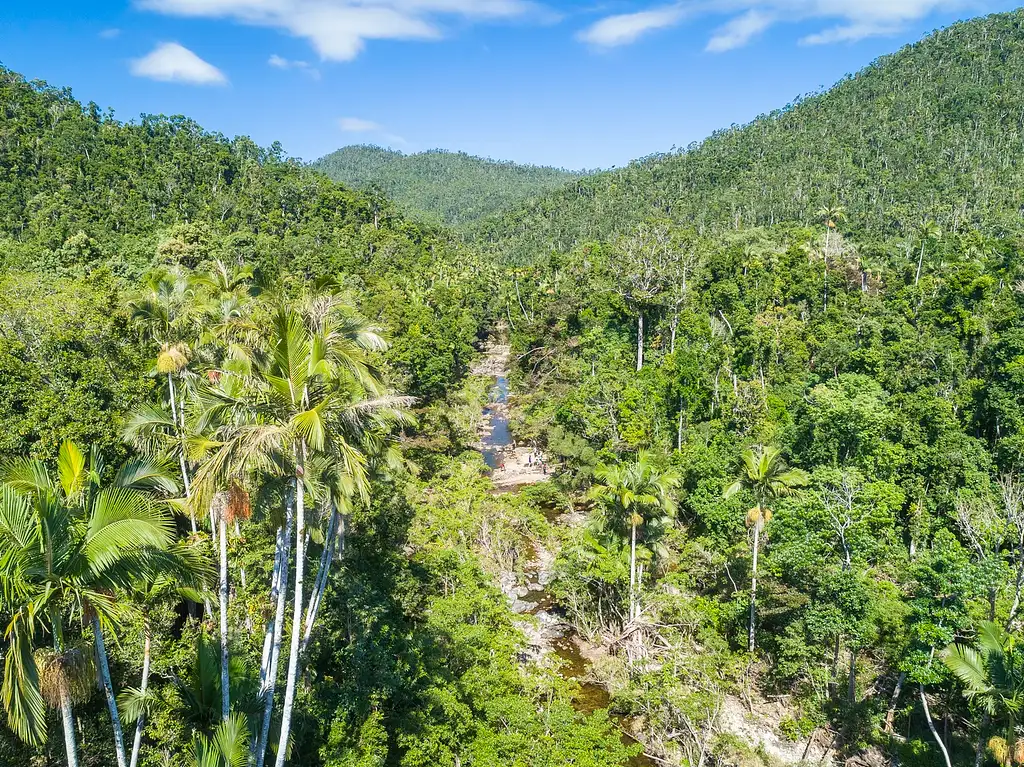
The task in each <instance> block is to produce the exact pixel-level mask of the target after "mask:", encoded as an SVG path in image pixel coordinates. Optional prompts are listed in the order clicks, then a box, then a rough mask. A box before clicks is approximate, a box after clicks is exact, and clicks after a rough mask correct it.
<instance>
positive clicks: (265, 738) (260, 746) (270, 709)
mask: <svg viewBox="0 0 1024 767" xmlns="http://www.w3.org/2000/svg"><path fill="white" fill-rule="evenodd" d="M292 492H293V491H292ZM289 495H291V493H289ZM293 503H294V496H292V497H290V498H289V499H288V502H287V503H286V504H285V519H284V526H283V531H284V533H283V543H282V549H281V577H280V580H279V582H278V584H277V594H276V595H274V596H275V597H276V600H277V605H276V607H275V610H274V622H273V624H272V625H273V629H272V633H273V641H272V643H271V649H270V661H269V665H268V668H267V677H266V684H265V686H264V687H263V690H262V694H263V725H262V726H261V728H260V737H259V739H258V740H257V741H256V767H263V762H264V760H265V759H266V755H267V743H268V742H269V739H270V720H271V717H272V715H273V713H274V691H275V689H276V688H277V667H278V663H279V661H280V660H281V640H282V638H283V637H284V613H285V605H286V603H287V592H288V558H289V557H290V556H291V550H292V518H293V517H294V515H295V512H294V506H293Z"/></svg>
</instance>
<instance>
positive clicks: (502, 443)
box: [481, 376, 656, 767]
mask: <svg viewBox="0 0 1024 767" xmlns="http://www.w3.org/2000/svg"><path fill="white" fill-rule="evenodd" d="M507 406H508V379H506V378H505V377H504V376H498V377H497V380H496V382H495V385H494V387H493V388H492V389H491V392H490V395H489V397H488V404H487V405H486V406H485V407H484V410H483V413H484V416H485V417H486V418H487V421H488V424H489V426H490V431H489V432H488V433H487V434H485V435H484V436H483V438H482V439H481V444H482V446H483V449H482V451H481V452H482V453H483V458H484V461H485V462H486V463H487V465H488V466H490V467H491V468H492V469H496V468H497V467H498V460H499V456H500V455H501V453H502V451H503V450H504V449H505V448H506V447H508V446H510V445H511V444H512V434H511V432H510V431H509V422H508V407H507ZM561 514H562V512H561V511H560V510H556V509H545V510H544V516H545V517H547V518H548V521H549V522H552V523H555V522H556V521H557V519H558V517H560V516H561ZM522 601H524V602H526V603H528V604H529V605H530V610H529V611H528V612H529V614H530V615H536V614H537V613H539V612H541V611H544V612H548V613H552V614H555V615H559V616H560V617H564V616H562V613H561V610H560V609H559V607H558V603H557V601H556V600H555V597H554V595H553V594H552V593H551V592H550V591H548V590H547V589H540V590H536V591H531V592H529V593H528V594H526V595H525V596H524V597H523V598H522ZM564 625H565V626H566V627H567V628H568V631H567V633H566V634H565V635H564V636H562V637H559V638H558V639H556V640H554V641H553V642H552V643H551V646H552V648H553V650H554V653H555V655H556V656H558V658H559V659H560V660H561V661H562V667H561V669H560V671H559V673H560V674H561V676H562V678H564V679H568V680H572V681H574V682H576V683H577V684H578V685H579V694H578V695H577V696H576V698H575V700H574V701H573V708H575V709H576V710H577V711H579V712H580V713H582V714H592V713H594V712H595V711H597V710H598V709H602V708H608V705H609V703H610V702H611V696H610V695H609V694H608V691H607V690H606V689H605V688H604V687H603V686H602V685H599V684H596V683H594V682H591V681H586V679H587V674H588V671H589V670H590V661H588V660H587V659H586V658H584V657H583V655H582V654H581V653H580V648H579V645H577V644H576V636H577V635H576V633H575V632H574V631H573V630H572V628H571V627H570V624H569V623H568V621H565V624H564ZM612 719H613V720H614V721H615V722H616V723H617V724H618V725H619V728H620V730H621V731H622V741H623V743H625V744H627V745H633V744H634V743H635V742H636V741H635V740H633V739H632V738H631V737H629V735H627V734H626V725H627V724H628V722H627V720H626V718H625V717H621V716H615V715H613V716H612ZM627 764H628V765H629V767H656V763H655V762H654V760H653V759H650V758H649V757H647V756H644V755H643V754H641V755H639V756H636V757H633V758H632V759H630V760H629V762H628V763H627Z"/></svg>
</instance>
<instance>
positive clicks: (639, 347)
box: [636, 312, 644, 373]
mask: <svg viewBox="0 0 1024 767" xmlns="http://www.w3.org/2000/svg"><path fill="white" fill-rule="evenodd" d="M643 369H644V313H643V312H640V315H639V316H638V317H637V320H636V372H637V373H639V372H640V371H641V370H643Z"/></svg>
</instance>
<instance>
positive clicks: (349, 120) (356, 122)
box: [338, 117, 383, 133]
mask: <svg viewBox="0 0 1024 767" xmlns="http://www.w3.org/2000/svg"><path fill="white" fill-rule="evenodd" d="M338 126H339V127H340V128H341V129H342V130H343V131H345V132H346V133H378V132H380V131H381V130H383V128H381V126H380V125H378V124H377V123H375V122H373V121H372V120H364V119H363V118H361V117H342V118H341V119H340V120H338Z"/></svg>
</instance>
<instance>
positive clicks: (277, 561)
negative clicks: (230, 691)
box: [253, 527, 284, 744]
mask: <svg viewBox="0 0 1024 767" xmlns="http://www.w3.org/2000/svg"><path fill="white" fill-rule="evenodd" d="M283 552H284V529H283V528H280V527H279V528H277V539H276V542H275V544H274V569H273V571H272V572H271V575H270V604H272V605H276V604H277V594H278V592H279V591H280V590H281V557H282V554H283ZM273 646H274V615H273V614H271V615H270V617H268V618H267V625H266V629H265V630H264V632H263V653H262V655H261V656H260V693H261V694H262V692H263V689H264V688H265V687H266V685H267V675H268V674H269V673H270V652H271V649H272V648H273ZM255 742H256V741H255V740H253V743H254V744H255Z"/></svg>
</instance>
